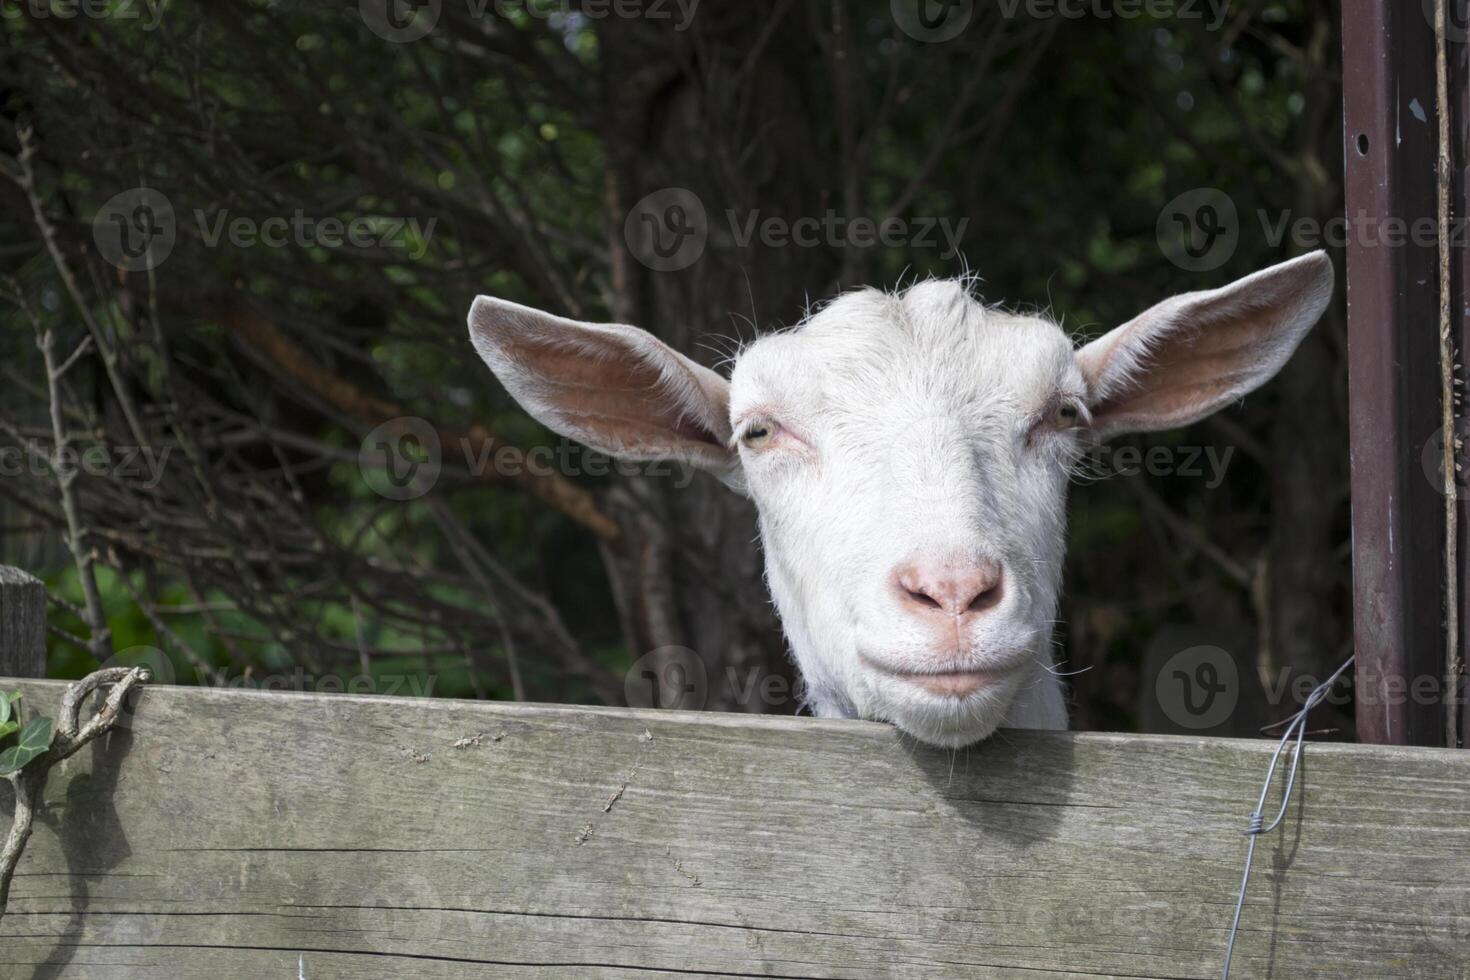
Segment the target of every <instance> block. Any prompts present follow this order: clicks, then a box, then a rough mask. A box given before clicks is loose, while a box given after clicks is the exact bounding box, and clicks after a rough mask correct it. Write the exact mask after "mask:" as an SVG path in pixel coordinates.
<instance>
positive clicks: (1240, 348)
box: [469, 252, 1334, 747]
mask: <svg viewBox="0 0 1470 980" xmlns="http://www.w3.org/2000/svg"><path fill="white" fill-rule="evenodd" d="M1333 280H1334V275H1333V267H1332V263H1331V261H1330V260H1329V259H1328V257H1327V256H1326V254H1325V253H1322V252H1316V253H1313V254H1311V255H1306V256H1302V257H1300V258H1297V259H1294V260H1292V261H1289V262H1285V263H1283V264H1281V265H1277V266H1274V267H1272V268H1269V269H1266V270H1265V271H1262V272H1258V273H1256V274H1255V275H1252V276H1249V277H1247V278H1245V279H1241V280H1239V281H1238V282H1235V283H1233V284H1231V285H1228V286H1225V287H1223V288H1220V289H1214V290H1211V291H1207V292H1194V293H1186V294H1183V295H1179V296H1175V297H1173V298H1172V299H1168V300H1165V301H1164V302H1162V303H1160V304H1158V305H1157V306H1154V307H1152V308H1151V309H1149V310H1147V311H1146V312H1144V313H1142V314H1141V315H1139V316H1138V317H1136V318H1135V319H1133V320H1131V321H1129V322H1128V323H1125V324H1124V325H1122V326H1120V327H1117V328H1116V329H1114V330H1112V331H1111V332H1109V333H1107V334H1105V335H1103V336H1102V337H1100V338H1098V339H1097V340H1094V341H1092V342H1091V343H1088V344H1086V345H1085V346H1083V347H1081V348H1080V349H1076V350H1074V347H1073V344H1072V342H1071V341H1070V339H1069V338H1068V336H1067V334H1066V333H1065V332H1064V331H1063V330H1062V329H1061V328H1060V327H1059V326H1058V325H1057V324H1055V323H1053V322H1051V321H1050V320H1048V319H1045V318H1042V317H1038V316H1021V315H1016V314H1013V313H1007V312H1003V311H1002V310H1001V309H999V308H996V307H992V306H987V305H984V304H982V303H980V302H979V301H977V300H976V299H975V298H974V297H973V296H972V295H971V290H970V288H969V284H968V282H966V281H957V280H931V281H927V282H922V283H918V284H916V285H914V286H912V287H910V288H908V289H906V290H903V291H901V292H898V293H886V292H882V291H879V290H875V289H862V290H857V291H854V292H850V293H846V294H843V295H841V296H839V297H838V298H836V299H834V300H833V301H831V302H830V303H828V304H827V305H826V306H824V307H823V308H821V309H820V310H819V311H817V312H815V313H813V314H811V315H810V316H808V317H807V318H806V319H805V320H804V321H803V322H802V323H801V324H799V325H798V326H796V327H794V328H792V329H790V330H787V331H783V332H779V333H773V334H769V335H766V336H762V337H760V338H759V339H758V340H756V341H754V342H753V343H751V344H750V345H749V346H747V347H745V348H744V349H743V350H741V351H740V352H739V354H738V356H737V357H736V359H735V362H734V367H733V369H732V372H731V377H730V379H729V380H728V381H726V380H725V379H724V378H723V377H722V376H720V375H719V374H717V373H716V372H714V371H712V370H710V369H708V368H705V367H703V366H701V365H699V364H696V363H695V362H694V361H692V360H690V359H689V358H687V357H685V356H683V355H682V354H680V353H678V352H677V351H675V350H673V349H672V348H670V347H668V346H667V345H666V344H664V343H663V342H661V341H659V340H658V339H656V338H655V337H653V336H652V335H651V334H649V333H647V332H645V331H643V330H640V329H638V328H636V327H630V326H623V325H619V324H606V325H604V324H592V323H579V322H574V321H572V320H567V319H563V318H561V317H558V316H553V315H551V314H548V313H543V312H540V311H538V310H534V309H530V308H527V307H524V306H520V305H517V304H515V303H510V302H506V301H504V300H498V299H492V298H490V297H486V296H481V297H479V298H477V299H476V300H475V302H474V305H473V307H472V308H471V310H470V315H469V326H470V336H471V340H472V342H473V344H474V346H475V348H476V350H477V351H478V352H479V354H480V356H481V357H482V358H484V360H485V362H486V364H488V365H489V367H490V369H491V370H492V371H493V372H494V373H495V375H496V376H497V377H499V379H500V380H501V382H502V383H503V384H504V385H505V387H506V389H507V390H508V391H509V392H510V394H511V396H512V397H514V398H515V400H516V401H517V402H518V403H519V404H520V405H521V406H522V407H523V408H524V409H525V410H526V411H527V412H529V413H530V414H531V415H532V416H534V417H535V418H537V419H539V420H540V421H541V422H542V423H544V424H545V425H546V426H548V427H549V428H550V429H552V430H553V431H555V432H557V433H559V434H561V435H563V436H567V437H569V438H572V439H575V440H578V441H580V442H583V443H585V444H586V445H588V446H591V447H593V448H595V449H598V450H601V451H603V452H606V453H608V454H610V455H612V456H615V457H620V458H625V459H633V460H679V461H684V462H687V463H692V464H695V465H697V466H699V467H701V468H704V469H706V470H708V471H710V472H712V473H713V474H715V475H716V476H717V477H719V479H721V480H722V481H723V482H724V483H725V484H727V485H728V486H729V487H730V488H731V489H733V490H734V491H736V492H738V493H743V494H746V495H748V496H749V497H751V498H752V499H753V500H754V502H755V505H756V509H757V512H758V514H759V524H760V536H761V541H762V546H763V550H764V557H765V564H766V577H767V580H768V584H769V586H770V589H771V593H772V595H773V597H774V598H775V602H776V608H777V610H778V612H779V613H780V616H781V620H782V624H783V626H784V629H785V631H786V634H787V639H788V641H789V643H790V646H791V649H792V653H793V656H794V658H795V660H796V664H797V666H798V668H799V669H800V671H801V675H802V678H803V681H804V684H805V698H806V700H807V703H808V705H809V706H810V708H811V710H812V711H813V713H814V714H816V715H818V716H823V717H860V718H869V719H874V720H882V721H888V722H891V723H893V724H894V725H896V726H898V727H899V728H900V729H901V730H903V731H904V732H907V733H909V734H911V735H913V736H914V737H916V738H917V739H919V740H921V741H924V742H928V743H931V744H934V745H939V746H945V747H957V746H962V745H967V744H970V743H972V742H975V741H978V740H981V739H984V738H987V737H988V736H989V735H991V734H992V733H993V732H994V731H995V730H996V729H997V728H998V727H1001V726H1005V727H1009V728H1033V729H1065V728H1066V727H1067V712H1066V704H1065V699H1064V692H1063V687H1062V683H1061V680H1060V678H1059V677H1058V675H1057V671H1056V668H1055V665H1054V664H1053V659H1052V643H1051V634H1052V625H1053V623H1054V621H1055V618H1056V612H1057V597H1058V591H1059V589H1060V585H1061V571H1062V556H1063V552H1064V550H1065V541H1064V537H1065V529H1066V496H1067V489H1068V485H1069V483H1070V477H1071V475H1072V471H1073V468H1074V466H1075V464H1076V462H1077V461H1078V459H1079V458H1080V456H1081V455H1082V454H1083V452H1084V450H1085V447H1086V445H1087V442H1086V441H1087V440H1094V439H1106V438H1108V437H1110V436H1114V435H1117V434H1119V433H1125V432H1150V431H1157V430H1163V429H1171V428H1175V427H1178V426H1183V425H1187V424H1189V423H1192V422H1194V421H1197V420H1198V419H1201V418H1203V417H1205V416H1207V415H1209V414H1211V413H1212V412H1214V411H1216V410H1217V409H1220V408H1222V407H1224V406H1226V405H1228V404H1230V403H1232V402H1234V401H1236V400H1238V399H1240V398H1242V397H1243V396H1245V395H1246V394H1248V393H1250V392H1252V391H1254V390H1255V389H1256V388H1258V387H1259V386H1260V385H1262V384H1264V383H1265V382H1266V381H1267V380H1269V379H1270V378H1271V377H1272V376H1274V375H1275V374H1276V373H1277V372H1278V371H1279V370H1280V369H1281V367H1282V366H1283V365H1284V364H1285V363H1286V362H1287V360H1288V358H1290V357H1291V354H1292V352H1293V351H1295V350H1296V347H1297V345H1298V343H1299V342H1300V341H1301V339H1302V338H1303V337H1304V336H1305V335H1306V333H1307V331H1309V330H1310V329H1311V328H1312V326H1313V325H1314V324H1315V323H1316V322H1317V320H1318V319H1319V318H1320V317H1321V315H1322V313H1323V311H1324V310H1325V309H1326V308H1327V305H1328V303H1329V302H1330V301H1331V298H1332V293H1333Z"/></svg>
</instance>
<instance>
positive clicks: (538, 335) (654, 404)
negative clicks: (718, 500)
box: [470, 296, 740, 486]
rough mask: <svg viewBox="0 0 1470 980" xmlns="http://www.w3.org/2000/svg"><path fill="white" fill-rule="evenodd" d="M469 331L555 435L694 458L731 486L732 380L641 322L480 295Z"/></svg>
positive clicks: (654, 456)
mask: <svg viewBox="0 0 1470 980" xmlns="http://www.w3.org/2000/svg"><path fill="white" fill-rule="evenodd" d="M470 340H471V342H472V343H473V344H474V345H475V350H477V351H479V353H480V356H481V357H482V358H484V360H485V363H486V364H488V365H489V366H490V370H491V371H493V372H494V373H495V376H496V377H497V378H499V379H500V381H501V383H502V384H504V385H505V387H506V390H507V391H509V392H510V394H511V397H512V398H514V399H515V400H516V402H517V403H518V404H519V405H520V406H521V407H522V408H524V409H525V410H526V411H527V412H528V413H530V414H531V416H532V417H534V418H535V419H537V420H538V421H539V422H541V423H542V424H543V425H545V426H546V427H547V428H549V429H551V430H552V431H553V432H555V433H557V434H558V435H562V436H566V437H568V438H570V439H575V440H577V441H578V442H581V443H584V444H585V445H588V446H590V447H592V448H593V449H596V450H599V451H601V452H605V453H607V454H608V455H610V456H614V457H617V458H619V459H634V460H678V461H681V462H687V463H693V464H694V465H696V466H699V467H701V468H703V469H707V470H711V471H712V472H714V473H715V475H716V476H719V477H720V478H721V479H722V480H724V481H725V482H726V483H730V484H731V485H733V486H738V484H739V478H738V471H739V467H740V463H739V457H738V456H737V455H736V453H735V451H734V450H733V449H732V448H731V446H730V440H731V432H730V383H729V382H728V381H726V380H725V379H724V378H722V377H720V376H719V375H718V374H716V373H715V372H713V371H711V370H710V369H709V368H706V367H704V366H702V365H699V364H696V363H695V362H694V361H691V360H690V359H689V358H687V357H685V356H684V355H682V354H680V353H679V352H678V351H675V350H674V349H673V348H672V347H670V346H668V345H667V344H665V343H664V342H663V341H661V340H659V339H658V338H656V337H654V336H653V335H652V334H650V333H648V332H647V331H645V330H640V329H638V328H637V327H629V326H624V325H622V324H595V323H579V322H577V321H575V320H567V319H565V318H563V317H559V316H553V315H551V314H550V313H542V312H541V311H540V310H533V309H531V308H530V307H526V306H521V305H519V304H517V303H509V302H506V301H505V300H500V299H492V298H491V297H489V296H481V297H479V298H477V299H476V300H475V302H474V305H473V306H471V307H470Z"/></svg>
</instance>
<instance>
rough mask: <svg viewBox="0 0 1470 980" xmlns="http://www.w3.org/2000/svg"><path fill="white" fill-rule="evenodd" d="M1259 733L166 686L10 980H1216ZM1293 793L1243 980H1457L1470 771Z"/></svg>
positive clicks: (68, 839)
mask: <svg viewBox="0 0 1470 980" xmlns="http://www.w3.org/2000/svg"><path fill="white" fill-rule="evenodd" d="M20 686H21V688H22V689H23V690H24V691H25V692H26V701H27V703H29V704H31V705H32V706H35V705H38V704H45V705H47V706H51V705H54V704H55V703H56V702H57V701H58V700H59V697H60V692H61V689H62V688H61V685H59V684H56V683H51V682H23V683H21V684H20ZM476 735H478V736H480V738H479V740H478V742H477V743H474V742H472V743H470V744H468V745H465V746H463V747H459V748H456V747H455V742H456V740H459V739H464V738H468V737H473V736H476ZM1270 748H1271V746H1270V745H1268V744H1267V743H1264V742H1253V741H1230V740H1208V739H1194V738H1160V737H1139V736H1109V735H1058V734H1041V733H1031V734H1022V733H1002V734H1001V735H999V736H998V737H997V738H995V739H994V740H992V741H991V742H989V743H986V744H984V745H982V746H979V747H976V748H973V749H970V750H968V751H964V752H960V753H958V754H954V755H951V754H950V753H948V752H942V751H934V750H929V749H924V748H918V747H915V746H913V745H912V744H911V743H910V742H909V741H907V740H904V739H901V738H899V737H898V736H897V735H896V734H895V732H894V731H893V730H892V729H890V728H887V727H885V726H881V725H874V724H866V723H860V722H834V721H816V720H811V719H787V718H760V717H749V716H735V715H700V714H692V713H675V712H648V711H642V712H639V711H619V710H610V709H604V710H597V709H580V708H553V707H535V706H518V705H509V704H475V703H466V702H453V701H426V700H409V699H405V700H390V699H376V698H361V697H351V696H345V695H344V696H330V695H328V696H321V695H280V694H276V695H265V694H255V693H250V692H240V691H211V690H201V689H183V688H154V689H150V690H148V691H146V692H145V693H144V694H143V695H142V697H141V699H140V703H139V707H138V710H137V713H136V717H135V719H134V721H133V724H132V726H131V729H130V730H127V731H123V732H119V733H117V734H115V735H114V736H112V737H111V738H110V740H109V741H108V742H107V744H105V745H100V744H99V745H96V746H94V747H93V748H92V749H90V750H88V751H84V752H82V753H81V754H80V755H79V756H77V757H76V758H75V759H73V760H71V761H70V762H68V763H67V764H65V765H64V766H63V767H62V768H60V769H58V770H57V771H56V772H54V773H53V775H52V778H51V780H50V782H49V784H48V786H47V790H46V801H47V803H46V807H47V808H46V812H45V814H44V816H43V820H42V822H41V825H40V826H38V828H37V832H36V836H35V838H34V839H33V840H32V842H31V845H30V850H29V851H28V853H27V854H26V856H25V858H24V859H23V861H22V863H21V866H20V874H19V877H18V878H17V883H16V888H15V894H14V896H13V897H12V912H11V914H10V915H8V916H6V917H5V919H3V920H0V977H3V978H5V980H11V978H18V980H19V978H39V977H66V978H107V980H129V978H135V977H136V978H145V977H146V978H150V980H152V978H158V977H169V978H180V980H193V978H199V980H204V978H208V980H220V978H221V977H226V978H230V980H234V978H240V980H257V978H270V977H283V978H295V977H297V976H298V969H299V966H300V964H301V963H304V967H305V968H304V975H305V976H306V977H308V978H311V980H330V978H352V980H359V978H379V977H383V978H387V977H392V978H401V977H409V978H428V980H467V978H471V977H473V978H484V977H512V978H532V977H535V978H561V977H591V978H621V977H644V978H646V977H657V976H701V977H710V976H714V977H764V978H776V977H783V978H784V977H842V978H853V980H869V978H871V980H878V978H916V980H918V978H923V980H948V978H961V977H963V978H967V980H987V978H1016V977H1020V978H1024V980H1055V978H1063V977H1088V978H1097V977H1128V978H1145V977H1147V978H1166V977H1179V978H1184V977H1189V978H1213V977H1216V976H1218V975H1219V968H1220V960H1221V952H1222V947H1223V943H1224V939H1225V932H1226V928H1227V927H1228V925H1229V922H1230V915H1231V912H1232V909H1233V904H1234V895H1235V890H1236V887H1237V885H1238V883H1239V877H1240V865H1241V860H1242V858H1243V855H1244V849H1245V842H1244V839H1243V838H1242V837H1241V834H1240V830H1241V828H1242V827H1243V826H1244V824H1245V821H1246V817H1247V812H1248V811H1249V810H1250V808H1251V805H1252V804H1253V802H1254V797H1255V795H1256V794H1257V793H1258V792H1259V786H1260V781H1261V779H1262V777H1263V775H1264V771H1265V767H1266V763H1267V760H1268V756H1269V752H1270ZM1303 780H1304V793H1303V795H1302V798H1301V803H1300V805H1299V806H1295V807H1293V811H1292V814H1291V817H1290V818H1289V820H1288V822H1287V824H1286V825H1285V828H1284V833H1282V834H1281V835H1279V836H1275V837H1272V838H1270V839H1269V840H1268V841H1266V842H1265V843H1264V845H1263V846H1262V847H1261V848H1260V850H1259V852H1258V856H1257V862H1258V863H1257V875H1256V877H1255V879H1254V880H1253V887H1252V890H1251V897H1250V901H1249V904H1248V908H1247V911H1246V915H1245V920H1244V926H1243V929H1242V935H1241V940H1240V946H1239V948H1238V950H1237V955H1236V973H1235V975H1236V976H1237V977H1240V978H1264V977H1276V978H1281V980H1298V978H1304V977H1324V978H1325V977H1331V978H1346V977H1351V978H1355V980H1356V978H1370V977H1371V978H1390V977H1392V978H1399V977H1403V978H1420V980H1429V978H1435V980H1442V978H1447V977H1448V978H1455V977H1464V976H1465V975H1466V972H1465V971H1466V964H1470V820H1467V816H1470V755H1467V754H1465V753H1455V752H1449V751H1438V750H1432V749H1406V748H1396V749H1395V748H1376V747H1374V748H1369V747H1358V746H1338V745H1314V746H1311V747H1310V748H1309V750H1308V756H1307V761H1306V764H1305V767H1304V773H1303ZM6 792H7V791H6V790H3V789H0V813H3V812H8V808H9V806H10V801H9V800H8V798H6V796H5V795H4V794H5V793H6Z"/></svg>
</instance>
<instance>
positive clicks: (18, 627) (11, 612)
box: [0, 565, 46, 677]
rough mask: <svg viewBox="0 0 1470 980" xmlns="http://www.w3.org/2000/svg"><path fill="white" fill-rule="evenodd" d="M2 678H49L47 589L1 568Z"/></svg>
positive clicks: (30, 578) (22, 574) (6, 567)
mask: <svg viewBox="0 0 1470 980" xmlns="http://www.w3.org/2000/svg"><path fill="white" fill-rule="evenodd" d="M0 675H8V676H11V677H45V676H46V586H45V584H44V583H43V582H42V581H41V580H40V579H38V578H34V577H33V576H31V575H28V574H26V573H25V572H23V571H21V570H20V569H18V568H11V567H10V566H9V565H0Z"/></svg>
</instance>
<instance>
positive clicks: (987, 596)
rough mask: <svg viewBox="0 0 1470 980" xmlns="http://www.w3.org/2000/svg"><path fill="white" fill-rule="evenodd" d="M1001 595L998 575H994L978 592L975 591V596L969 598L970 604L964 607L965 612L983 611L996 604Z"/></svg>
mask: <svg viewBox="0 0 1470 980" xmlns="http://www.w3.org/2000/svg"><path fill="white" fill-rule="evenodd" d="M1001 596H1002V593H1001V586H1000V577H999V576H996V577H995V578H994V579H993V580H992V581H990V582H989V583H988V584H986V585H983V586H982V587H981V590H980V591H979V592H976V593H975V598H973V599H971V600H970V604H969V605H968V606H966V607H965V609H966V611H967V612H972V613H979V612H984V611H985V610H987V609H990V608H991V607H992V606H995V605H998V604H999V603H1000V600H1001Z"/></svg>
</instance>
